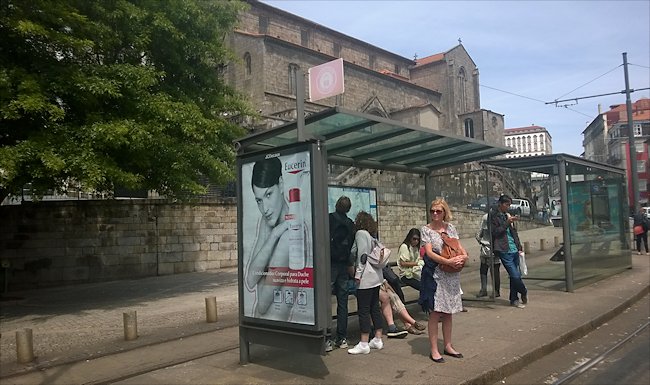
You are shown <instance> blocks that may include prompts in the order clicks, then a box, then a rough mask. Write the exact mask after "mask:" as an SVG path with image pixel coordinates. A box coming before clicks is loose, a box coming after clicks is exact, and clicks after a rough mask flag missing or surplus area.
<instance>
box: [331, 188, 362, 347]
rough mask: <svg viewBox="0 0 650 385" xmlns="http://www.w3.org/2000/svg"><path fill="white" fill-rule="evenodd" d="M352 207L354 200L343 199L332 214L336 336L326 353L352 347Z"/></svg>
mask: <svg viewBox="0 0 650 385" xmlns="http://www.w3.org/2000/svg"><path fill="white" fill-rule="evenodd" d="M350 208H352V202H351V201H350V198H348V197H346V196H341V197H340V198H339V199H338V200H337V201H336V205H335V211H334V212H333V213H330V214H329V229H330V258H331V272H332V275H331V279H332V282H331V284H332V291H333V292H334V295H336V337H335V339H334V340H332V339H329V340H328V341H327V344H326V346H325V351H328V352H329V351H332V350H333V349H334V347H338V348H341V349H346V348H347V347H348V296H349V292H348V288H349V284H348V282H349V281H350V280H351V279H354V262H355V258H354V256H353V255H352V253H351V251H352V244H353V243H354V222H352V219H350V218H349V217H348V213H349V212H350Z"/></svg>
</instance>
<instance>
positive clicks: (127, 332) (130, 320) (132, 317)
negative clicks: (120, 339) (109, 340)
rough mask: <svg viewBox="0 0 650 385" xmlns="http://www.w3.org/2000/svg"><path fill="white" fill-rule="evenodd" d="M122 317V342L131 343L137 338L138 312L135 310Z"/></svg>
mask: <svg viewBox="0 0 650 385" xmlns="http://www.w3.org/2000/svg"><path fill="white" fill-rule="evenodd" d="M123 316H124V340H125V341H133V340H134V339H136V338H138V312H136V311H135V310H133V311H129V312H126V313H124V314H123Z"/></svg>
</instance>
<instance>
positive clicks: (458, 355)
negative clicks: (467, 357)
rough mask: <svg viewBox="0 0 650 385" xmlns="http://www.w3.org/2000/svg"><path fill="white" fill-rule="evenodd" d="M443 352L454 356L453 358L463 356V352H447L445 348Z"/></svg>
mask: <svg viewBox="0 0 650 385" xmlns="http://www.w3.org/2000/svg"><path fill="white" fill-rule="evenodd" d="M443 353H444V354H445V355H446V356H452V357H455V358H463V354H462V353H449V352H448V351H446V350H444V351H443Z"/></svg>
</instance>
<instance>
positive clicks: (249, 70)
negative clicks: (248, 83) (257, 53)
mask: <svg viewBox="0 0 650 385" xmlns="http://www.w3.org/2000/svg"><path fill="white" fill-rule="evenodd" d="M244 66H245V71H246V72H245V74H246V79H248V78H250V77H251V74H252V73H253V64H252V60H251V54H250V53H248V52H246V53H245V54H244Z"/></svg>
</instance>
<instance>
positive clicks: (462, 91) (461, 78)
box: [458, 67, 467, 114]
mask: <svg viewBox="0 0 650 385" xmlns="http://www.w3.org/2000/svg"><path fill="white" fill-rule="evenodd" d="M466 83H467V76H466V74H465V68H464V67H460V69H459V70H458V100H459V102H460V106H459V108H460V111H459V112H460V113H461V114H462V113H465V112H467V91H466Z"/></svg>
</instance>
